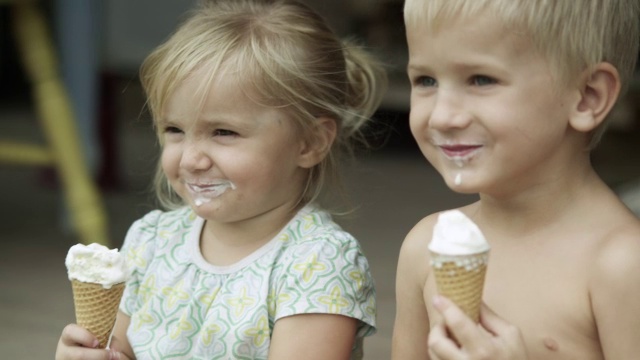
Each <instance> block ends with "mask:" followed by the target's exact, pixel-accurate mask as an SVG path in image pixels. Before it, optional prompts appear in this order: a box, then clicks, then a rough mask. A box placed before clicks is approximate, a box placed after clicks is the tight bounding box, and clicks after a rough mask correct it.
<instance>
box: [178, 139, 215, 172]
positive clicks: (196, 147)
mask: <svg viewBox="0 0 640 360" xmlns="http://www.w3.org/2000/svg"><path fill="white" fill-rule="evenodd" d="M212 163H213V162H212V160H211V157H210V156H209V155H208V153H207V151H206V148H205V147H204V145H203V144H200V143H198V142H189V143H187V144H185V147H184V149H183V151H182V158H181V159H180V167H182V168H183V169H186V170H189V171H197V170H207V169H209V168H210V167H211V165H212Z"/></svg>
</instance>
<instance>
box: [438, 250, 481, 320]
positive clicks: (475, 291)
mask: <svg viewBox="0 0 640 360" xmlns="http://www.w3.org/2000/svg"><path fill="white" fill-rule="evenodd" d="M488 260H489V252H488V251H486V252H483V253H479V254H473V255H457V256H451V255H442V254H438V253H434V252H432V253H431V267H432V271H433V274H434V276H435V279H436V285H437V288H438V293H439V294H440V295H443V296H446V297H447V298H449V299H451V301H453V302H454V303H455V304H456V305H458V307H460V309H462V311H464V313H465V314H467V315H468V316H469V317H470V318H471V319H473V320H474V321H475V322H479V321H480V304H481V303H482V290H483V288H484V278H485V275H486V273H487V263H488Z"/></svg>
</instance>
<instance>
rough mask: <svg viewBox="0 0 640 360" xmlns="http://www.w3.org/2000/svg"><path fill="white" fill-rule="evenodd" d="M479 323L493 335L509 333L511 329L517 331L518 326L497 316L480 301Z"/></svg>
mask: <svg viewBox="0 0 640 360" xmlns="http://www.w3.org/2000/svg"><path fill="white" fill-rule="evenodd" d="M480 323H481V324H482V326H483V327H484V328H485V329H486V330H487V331H489V332H490V333H491V334H493V335H495V336H503V335H510V333H512V332H513V331H516V332H517V331H518V328H516V327H515V326H513V325H511V324H510V323H508V322H506V321H505V320H504V319H503V318H501V317H500V316H498V315H497V314H496V313H495V312H494V311H493V310H491V308H490V307H488V306H487V304H485V303H482V306H481V307H480Z"/></svg>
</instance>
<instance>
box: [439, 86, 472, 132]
mask: <svg viewBox="0 0 640 360" xmlns="http://www.w3.org/2000/svg"><path fill="white" fill-rule="evenodd" d="M470 122H471V115H470V113H469V112H468V111H467V110H466V109H465V106H464V99H463V97H462V96H461V95H460V94H458V93H457V92H456V91H455V90H444V91H443V90H440V91H439V92H438V94H437V95H436V97H435V99H434V104H433V109H432V111H431V116H430V117H429V127H430V128H433V129H436V130H440V131H446V130H450V129H456V128H458V129H462V128H465V127H467V126H468V125H469V123H470Z"/></svg>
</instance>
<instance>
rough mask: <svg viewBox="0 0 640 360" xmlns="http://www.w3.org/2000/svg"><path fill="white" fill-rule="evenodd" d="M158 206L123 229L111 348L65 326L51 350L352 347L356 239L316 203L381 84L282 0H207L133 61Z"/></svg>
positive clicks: (328, 355) (286, 351)
mask: <svg viewBox="0 0 640 360" xmlns="http://www.w3.org/2000/svg"><path fill="white" fill-rule="evenodd" d="M141 79H142V84H143V86H144V89H145V91H146V93H147V97H148V105H149V108H150V110H151V113H152V115H153V118H154V124H155V126H156V128H157V132H158V136H159V139H160V144H161V146H162V155H161V160H160V164H159V165H160V166H159V171H158V173H157V177H156V189H157V194H158V197H159V199H160V201H161V203H162V204H163V205H164V206H165V207H166V208H168V209H171V210H170V211H167V212H163V211H159V210H156V211H153V212H151V213H149V214H147V215H146V216H144V217H143V218H142V219H140V220H138V221H137V222H135V223H134V224H133V225H132V227H131V228H130V230H129V232H128V234H127V236H126V239H125V242H124V246H123V249H122V251H123V252H124V253H125V254H126V256H127V262H128V266H129V269H130V277H129V279H128V281H127V287H126V290H125V294H124V296H123V300H122V302H121V306H120V313H119V315H118V320H117V322H116V327H115V329H114V333H113V337H112V342H111V349H110V350H108V351H105V350H100V349H94V348H93V347H94V344H95V338H94V336H93V335H91V334H90V333H89V332H87V331H86V330H84V329H82V328H80V327H78V326H77V325H74V324H72V325H69V326H67V327H66V328H65V330H64V331H63V333H62V336H61V338H60V341H59V344H58V350H57V356H56V358H57V359H69V358H83V359H84V358H92V359H107V358H129V359H134V358H138V359H160V358H162V359H168V358H185V359H186V358H188V359H193V358H207V359H266V358H269V359H349V358H352V356H353V357H354V358H356V357H357V358H360V357H361V351H362V341H361V340H362V338H363V337H365V336H367V335H371V334H372V333H373V332H374V331H375V315H376V314H375V289H374V283H373V279H372V277H371V274H370V272H369V266H368V263H367V260H366V258H365V256H364V255H363V253H362V250H361V248H360V246H359V244H358V242H357V241H356V239H354V238H353V237H352V236H351V235H350V234H348V233H346V232H344V231H343V230H341V228H340V227H339V226H338V225H337V224H336V223H334V222H333V221H332V220H331V217H330V215H329V214H328V213H327V212H325V211H323V210H321V209H320V208H319V207H318V206H316V205H315V203H316V200H317V198H318V196H319V194H320V191H321V190H322V189H323V187H324V186H326V183H327V181H328V180H330V179H332V178H333V177H334V176H335V175H336V170H337V165H338V155H339V151H340V150H344V148H343V146H342V145H346V144H347V140H349V139H351V138H353V137H354V136H356V135H357V134H359V130H360V129H361V127H362V125H364V123H365V122H366V121H367V119H368V118H369V117H370V116H371V114H372V113H373V111H374V110H375V109H376V108H377V106H378V105H379V103H380V101H381V98H382V95H383V91H384V88H385V86H384V85H385V80H386V78H385V75H384V72H383V70H382V68H381V67H380V66H379V65H377V64H376V63H375V62H374V61H372V59H371V58H370V57H369V56H368V55H367V54H366V53H364V52H363V51H362V50H360V49H359V48H357V47H354V46H351V45H346V44H343V43H341V42H340V41H339V40H338V39H337V38H336V35H335V34H333V33H332V32H331V31H330V29H329V28H328V27H327V25H326V23H325V22H324V21H323V19H322V18H321V17H320V16H319V15H318V14H316V13H315V12H313V11H312V10H311V9H309V8H308V7H307V6H305V5H303V4H301V3H298V2H297V1H293V0H275V1H259V0H227V1H224V0H223V1H208V2H206V3H205V4H203V5H202V6H201V7H200V8H198V9H197V10H196V11H195V12H194V13H193V14H192V15H191V16H190V17H189V18H188V19H187V21H186V22H185V23H184V24H183V25H182V26H181V27H180V28H179V29H178V31H177V32H176V33H175V34H174V35H173V36H172V37H171V38H170V39H168V41H167V42H165V43H164V44H162V45H161V46H160V47H158V48H157V49H156V50H155V51H154V52H153V53H152V54H151V55H150V56H149V57H148V58H147V59H146V60H145V62H144V63H143V65H142V70H141Z"/></svg>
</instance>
